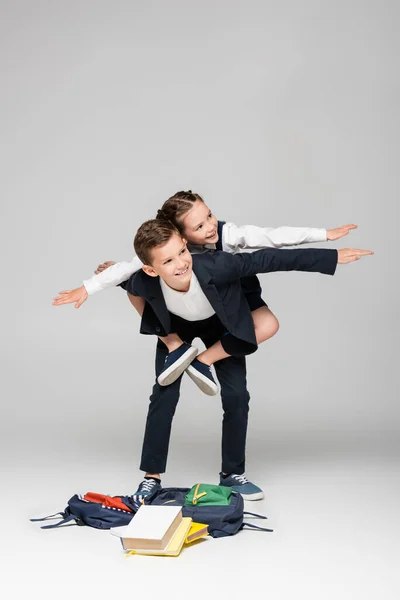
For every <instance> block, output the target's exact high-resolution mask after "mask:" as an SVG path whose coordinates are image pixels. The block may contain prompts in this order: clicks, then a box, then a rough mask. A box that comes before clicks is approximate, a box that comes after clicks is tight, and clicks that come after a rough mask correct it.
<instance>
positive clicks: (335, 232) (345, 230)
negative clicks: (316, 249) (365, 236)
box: [326, 224, 358, 241]
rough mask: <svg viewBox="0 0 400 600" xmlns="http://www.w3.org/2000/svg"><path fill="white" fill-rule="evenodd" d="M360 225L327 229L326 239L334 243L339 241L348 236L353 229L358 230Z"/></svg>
mask: <svg viewBox="0 0 400 600" xmlns="http://www.w3.org/2000/svg"><path fill="white" fill-rule="evenodd" d="M357 227H358V225H353V224H351V225H341V226H340V227H336V229H327V231H326V239H327V240H330V241H333V240H338V239H339V238H341V237H344V236H345V235H348V234H349V233H350V231H351V230H352V229H357Z"/></svg>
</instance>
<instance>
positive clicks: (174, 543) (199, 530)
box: [111, 505, 208, 556]
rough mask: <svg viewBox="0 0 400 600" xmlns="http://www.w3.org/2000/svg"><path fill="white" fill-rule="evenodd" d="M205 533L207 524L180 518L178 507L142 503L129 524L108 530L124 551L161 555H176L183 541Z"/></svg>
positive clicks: (193, 539)
mask: <svg viewBox="0 0 400 600" xmlns="http://www.w3.org/2000/svg"><path fill="white" fill-rule="evenodd" d="M207 533H208V531H207V525H201V524H198V523H193V522H192V519H191V518H190V517H183V516H182V507H180V506H154V505H142V506H141V507H140V508H139V510H138V511H137V513H136V514H135V516H134V517H133V519H132V521H131V522H130V523H129V525H127V526H126V527H114V528H113V529H111V534H112V535H116V536H118V537H119V538H120V539H121V542H122V546H123V548H124V550H127V551H128V550H129V551H131V552H132V553H134V554H151V555H161V556H178V555H179V553H180V552H181V550H182V547H183V545H184V543H191V542H193V541H195V540H197V539H199V538H200V537H204V536H206V535H207Z"/></svg>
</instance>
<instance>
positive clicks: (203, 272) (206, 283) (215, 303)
mask: <svg viewBox="0 0 400 600" xmlns="http://www.w3.org/2000/svg"><path fill="white" fill-rule="evenodd" d="M193 271H194V273H195V275H196V277H197V279H198V280H199V284H200V287H201V289H202V290H203V292H204V294H205V295H206V297H207V300H208V301H209V303H210V304H211V306H212V307H213V309H214V310H215V312H216V315H217V317H219V319H220V320H221V321H222V323H223V324H224V325H225V326H226V327H228V320H227V318H226V314H225V309H224V305H223V303H222V300H221V296H220V295H219V293H218V290H217V288H216V287H215V285H214V284H213V283H212V279H211V275H210V272H209V271H208V269H206V268H205V267H204V265H203V264H202V262H201V260H199V261H197V260H196V256H193Z"/></svg>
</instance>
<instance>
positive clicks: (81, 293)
mask: <svg viewBox="0 0 400 600" xmlns="http://www.w3.org/2000/svg"><path fill="white" fill-rule="evenodd" d="M87 297H88V293H87V291H86V288H85V286H84V285H81V287H78V288H75V289H74V290H64V291H63V292H60V295H59V296H56V297H55V298H53V306H60V305H61V304H71V303H72V302H75V308H79V307H80V306H82V304H83V303H84V302H85V300H87Z"/></svg>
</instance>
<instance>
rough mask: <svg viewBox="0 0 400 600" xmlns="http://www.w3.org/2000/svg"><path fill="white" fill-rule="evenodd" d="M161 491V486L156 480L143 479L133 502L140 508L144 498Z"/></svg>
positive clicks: (133, 497)
mask: <svg viewBox="0 0 400 600" xmlns="http://www.w3.org/2000/svg"><path fill="white" fill-rule="evenodd" d="M161 489H162V488H161V484H160V483H158V481H157V480H156V479H143V481H142V482H141V483H140V484H139V487H138V489H137V490H136V492H135V493H134V494H133V496H132V500H133V502H134V503H137V504H138V506H140V504H142V501H143V499H144V498H148V497H149V496H152V495H153V494H154V493H155V492H157V491H158V490H161Z"/></svg>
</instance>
